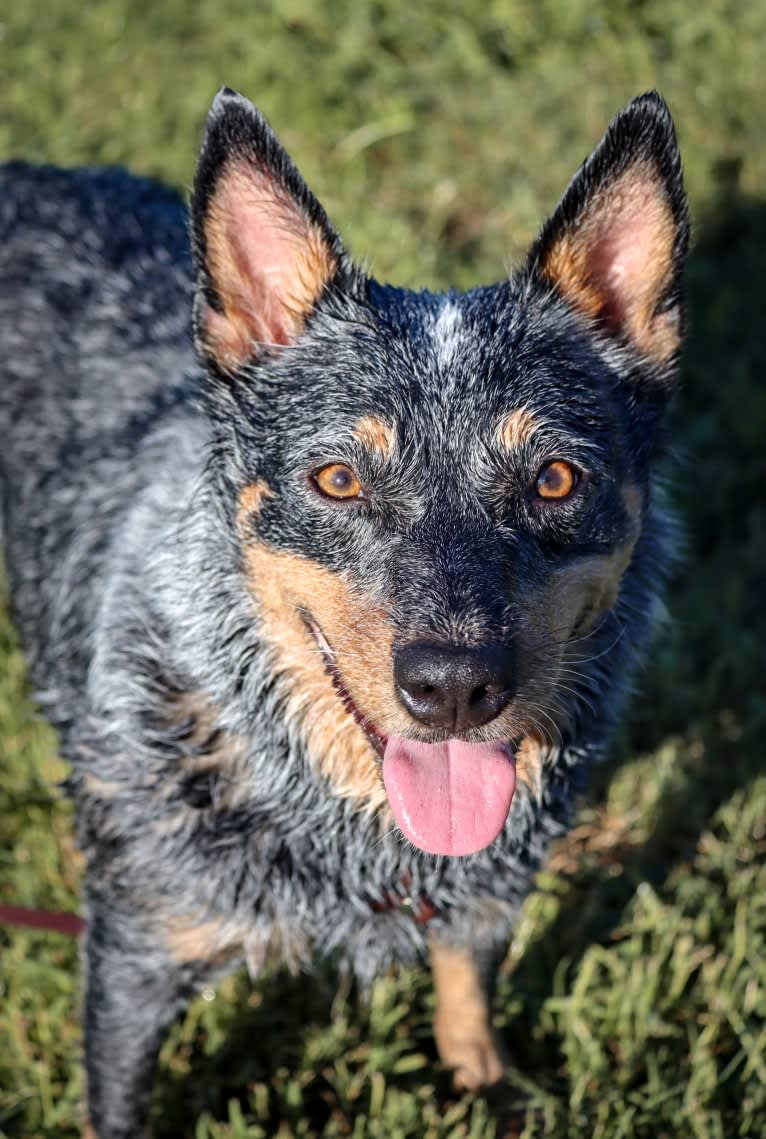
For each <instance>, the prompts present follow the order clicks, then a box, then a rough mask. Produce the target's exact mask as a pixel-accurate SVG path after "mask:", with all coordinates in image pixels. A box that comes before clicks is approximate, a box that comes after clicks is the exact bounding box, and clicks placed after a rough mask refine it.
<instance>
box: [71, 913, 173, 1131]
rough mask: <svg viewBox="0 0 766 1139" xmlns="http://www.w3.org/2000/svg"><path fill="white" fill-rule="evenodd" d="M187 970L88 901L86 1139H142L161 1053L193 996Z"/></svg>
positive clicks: (121, 919)
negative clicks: (87, 1122) (158, 1058)
mask: <svg viewBox="0 0 766 1139" xmlns="http://www.w3.org/2000/svg"><path fill="white" fill-rule="evenodd" d="M191 990H192V978H191V976H190V970H189V967H188V966H183V965H180V964H179V963H178V962H174V961H173V960H172V958H171V957H170V956H169V955H168V954H167V953H166V952H165V951H164V950H161V949H159V948H157V947H155V946H152V945H151V943H150V942H149V941H148V939H147V940H144V939H143V938H142V937H141V935H140V934H138V933H137V932H136V928H135V921H134V920H131V919H128V918H125V917H123V916H121V915H117V914H115V913H114V911H112V910H110V911H107V910H106V908H105V907H104V906H102V905H100V904H99V903H98V902H95V903H94V902H93V901H91V907H90V912H89V922H88V936H87V944H86V979H85V1067H86V1074H87V1087H88V1114H89V1125H88V1127H87V1128H86V1132H85V1134H86V1136H87V1137H88V1139H143V1137H144V1136H145V1135H146V1127H147V1117H148V1112H149V1101H150V1098H151V1089H152V1079H153V1075H154V1069H155V1065H156V1061H157V1054H158V1052H159V1050H160V1046H161V1044H162V1042H163V1039H164V1037H165V1034H166V1032H167V1030H168V1028H169V1026H170V1024H171V1023H172V1021H173V1020H174V1019H175V1017H176V1016H177V1015H178V1014H179V1013H180V1012H181V1011H182V1009H183V1008H184V1005H185V1004H186V1001H187V1000H188V998H189V996H190V995H191Z"/></svg>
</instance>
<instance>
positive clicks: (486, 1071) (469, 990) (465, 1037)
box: [430, 942, 503, 1091]
mask: <svg viewBox="0 0 766 1139" xmlns="http://www.w3.org/2000/svg"><path fill="white" fill-rule="evenodd" d="M430 956H431V969H432V970H433V977H434V989H435V992H436V1013H435V1015H434V1036H435V1038H436V1046H437V1048H438V1050H439V1056H440V1057H441V1060H442V1062H443V1063H444V1064H445V1066H446V1067H448V1068H451V1069H452V1073H453V1081H454V1084H455V1087H456V1088H458V1089H465V1090H468V1091H476V1090H477V1089H478V1088H481V1087H487V1086H488V1085H489V1084H494V1083H497V1081H498V1080H499V1079H501V1077H502V1075H503V1062H502V1059H501V1057H500V1051H499V1048H498V1043H497V1041H496V1040H495V1037H494V1033H493V1031H492V1024H491V1010H490V1007H489V1002H488V1000H487V994H486V993H485V991H484V988H483V986H482V983H481V979H480V977H479V974H478V971H477V969H476V964H475V962H474V959H473V956H472V954H471V952H470V950H467V949H458V948H455V947H454V946H448V945H441V944H439V943H437V942H432V943H431V945H430Z"/></svg>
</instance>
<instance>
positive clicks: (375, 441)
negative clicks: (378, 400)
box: [354, 415, 394, 459]
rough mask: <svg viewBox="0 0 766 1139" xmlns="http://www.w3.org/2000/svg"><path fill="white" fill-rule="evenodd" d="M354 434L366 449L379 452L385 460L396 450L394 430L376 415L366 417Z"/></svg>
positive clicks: (360, 421)
mask: <svg viewBox="0 0 766 1139" xmlns="http://www.w3.org/2000/svg"><path fill="white" fill-rule="evenodd" d="M354 434H355V435H356V437H357V439H359V441H360V442H361V443H363V444H364V446H365V447H369V449H370V450H371V451H377V452H378V453H379V454H381V455H382V456H383V458H384V459H386V458H388V457H389V455H390V454H391V453H392V451H393V449H394V432H393V428H391V427H389V425H388V424H387V423H384V421H383V420H382V419H378V417H377V416H375V415H365V416H364V417H363V418H362V419H360V420H359V422H358V423H357V425H356V427H355V428H354Z"/></svg>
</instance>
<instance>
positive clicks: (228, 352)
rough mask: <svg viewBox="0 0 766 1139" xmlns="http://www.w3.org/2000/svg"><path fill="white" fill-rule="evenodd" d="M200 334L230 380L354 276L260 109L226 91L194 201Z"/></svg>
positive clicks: (215, 112)
mask: <svg viewBox="0 0 766 1139" xmlns="http://www.w3.org/2000/svg"><path fill="white" fill-rule="evenodd" d="M192 230H193V242H194V256H195V261H196V266H197V278H198V287H197V298H196V302H195V310H194V327H195V338H196V343H197V348H198V350H199V352H200V353H201V355H202V357H203V359H204V360H205V361H206V362H207V363H208V364H210V365H212V366H213V367H215V368H216V369H217V370H218V371H220V372H223V373H225V374H231V373H234V372H236V371H237V369H239V368H240V367H242V365H243V364H246V363H247V362H248V361H252V360H256V359H258V358H259V357H260V356H262V355H263V353H264V351H267V350H268V349H269V348H272V347H274V346H279V345H286V344H291V343H292V342H293V341H295V339H296V338H297V337H298V336H300V334H301V332H302V330H303V327H304V324H305V322H306V320H307V319H308V317H309V316H310V315H311V313H312V312H313V310H314V308H315V307H316V305H317V303H318V301H319V299H320V297H321V296H322V294H323V293H324V292H325V290H327V289H329V288H330V287H331V286H333V285H335V284H338V285H340V284H342V278H344V277H346V276H348V274H349V273H350V268H349V263H348V261H347V258H346V256H345V254H344V252H343V249H342V246H341V244H340V240H339V238H338V236H337V234H336V233H335V231H334V230H333V228H332V226H331V225H330V223H329V221H328V219H327V215H326V214H325V212H324V210H323V209H322V207H321V206H320V204H319V202H318V201H317V200H316V198H315V197H314V196H313V194H312V193H311V191H310V190H309V188H308V186H307V185H306V183H305V182H304V181H303V178H302V177H301V175H300V174H299V172H298V170H297V169H296V168H295V166H294V165H293V163H292V161H291V160H290V157H289V156H288V154H287V152H286V151H285V149H284V148H283V147H282V145H281V143H280V142H279V139H278V138H277V137H276V135H275V134H274V132H273V131H272V129H271V127H270V126H269V124H268V123H267V122H266V120H265V119H264V117H263V116H262V115H261V114H260V112H259V111H258V110H257V109H256V108H255V107H254V106H253V105H252V103H250V102H248V100H247V99H244V98H243V97H242V96H241V95H237V94H236V92H234V91H229V90H227V89H223V90H222V91H220V92H219V93H218V95H217V96H216V98H215V100H214V102H213V105H212V107H211V109H210V114H209V116H208V121H207V126H206V129H205V136H204V139H203V143H202V153H201V155H200V160H199V165H198V167H197V176H196V179H195V183H194V194H193V198H192Z"/></svg>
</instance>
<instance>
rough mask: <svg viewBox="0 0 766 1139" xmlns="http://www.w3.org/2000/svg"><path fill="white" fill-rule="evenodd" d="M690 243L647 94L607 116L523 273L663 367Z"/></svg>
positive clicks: (654, 101)
mask: <svg viewBox="0 0 766 1139" xmlns="http://www.w3.org/2000/svg"><path fill="white" fill-rule="evenodd" d="M688 241H689V223H688V215H687V210H686V196H685V194H684V188H683V179H682V174H681V160H680V157H679V153H678V146H677V143H676V136H675V131H674V129H673V121H672V119H671V117H670V112H669V111H668V108H667V106H666V104H665V103H664V101H663V100H662V99H661V98H660V96H659V95H658V94H657V93H656V92H651V93H649V94H647V95H642V96H640V97H639V98H638V99H634V100H633V102H632V103H630V104H629V105H628V106H627V107H626V108H625V109H624V110H623V111H621V112H620V113H619V114H618V115H617V116H616V118H614V119H613V120H612V122H611V124H610V126H609V129H608V130H607V132H606V134H605V136H604V138H603V139H602V141H601V143H600V144H599V146H598V147H597V148H596V150H595V151H594V152H593V154H592V155H591V156H590V158H588V159H587V161H586V162H585V163H584V164H583V165H582V166H581V168H580V170H579V171H578V172H577V174H576V175H575V176H574V178H573V179H572V181H571V183H570V185H569V187H568V188H567V190H566V192H565V194H564V196H563V198H562V199H561V202H560V203H559V206H558V208H557V209H556V211H555V213H554V214H553V216H552V217H551V218H550V220H549V221H548V222H547V223H546V225H545V226H544V227H543V229H542V232H541V234H540V236H539V238H538V240H537V242H536V243H535V245H534V246H533V248H532V251H531V254H530V260H529V265H528V270H529V271H530V272H531V274H532V276H533V278H534V279H537V280H538V281H541V282H542V283H543V284H544V285H552V286H553V287H554V288H555V289H556V290H557V291H558V292H559V293H560V294H561V295H562V296H563V297H564V298H565V299H566V300H567V301H568V302H569V303H570V304H571V305H573V306H574V308H576V309H577V310H579V311H580V312H581V313H583V314H584V315H586V316H587V317H589V318H590V319H591V320H592V321H594V322H595V324H596V325H597V326H598V327H600V328H601V329H602V330H603V331H605V332H606V333H608V334H609V335H612V336H614V337H616V338H617V339H619V340H621V341H622V342H624V343H627V344H628V345H629V346H630V347H632V348H633V350H634V351H637V352H638V353H640V354H641V355H642V356H644V357H645V358H647V359H648V360H649V362H651V363H653V364H655V365H660V366H662V365H665V364H668V363H670V362H671V361H672V360H673V358H674V357H675V355H676V354H677V352H678V348H679V346H680V342H681V334H682V325H683V313H682V296H681V276H682V271H683V263H684V259H685V256H686V251H687V246H688Z"/></svg>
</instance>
